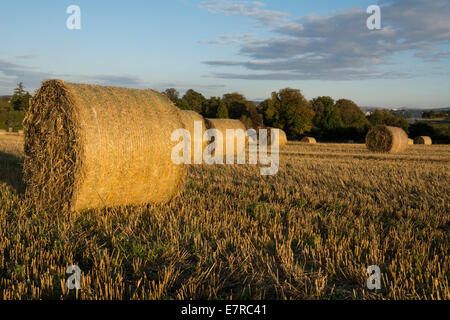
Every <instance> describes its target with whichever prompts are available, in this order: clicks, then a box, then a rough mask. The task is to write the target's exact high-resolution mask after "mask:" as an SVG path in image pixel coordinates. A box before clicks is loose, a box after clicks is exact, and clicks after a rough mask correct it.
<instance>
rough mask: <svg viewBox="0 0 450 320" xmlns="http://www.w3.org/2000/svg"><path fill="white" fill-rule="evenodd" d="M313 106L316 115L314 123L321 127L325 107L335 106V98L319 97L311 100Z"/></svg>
mask: <svg viewBox="0 0 450 320" xmlns="http://www.w3.org/2000/svg"><path fill="white" fill-rule="evenodd" d="M311 105H312V108H313V110H314V112H315V113H316V115H315V116H314V119H313V124H314V125H315V126H316V127H318V128H321V122H322V118H323V116H324V112H325V109H326V108H327V107H329V106H333V107H334V100H333V99H332V98H331V97H317V98H314V99H313V100H312V101H311Z"/></svg>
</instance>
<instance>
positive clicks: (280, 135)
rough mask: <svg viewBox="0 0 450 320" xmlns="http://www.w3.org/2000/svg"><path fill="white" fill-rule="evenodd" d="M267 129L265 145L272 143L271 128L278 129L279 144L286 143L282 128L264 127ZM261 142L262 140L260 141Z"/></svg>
mask: <svg viewBox="0 0 450 320" xmlns="http://www.w3.org/2000/svg"><path fill="white" fill-rule="evenodd" d="M265 129H267V145H268V146H270V145H272V130H273V129H274V130H278V132H279V134H278V135H279V142H278V143H279V146H280V147H282V146H285V145H287V143H288V139H287V136H286V132H284V131H283V130H281V129H279V128H265ZM262 142H263V141H262Z"/></svg>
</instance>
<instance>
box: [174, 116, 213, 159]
mask: <svg viewBox="0 0 450 320" xmlns="http://www.w3.org/2000/svg"><path fill="white" fill-rule="evenodd" d="M179 112H180V117H181V121H182V122H183V124H184V127H185V128H186V130H188V131H189V133H190V134H191V163H195V162H194V161H195V159H203V150H205V147H206V146H207V145H208V142H207V141H206V140H203V135H204V133H205V131H206V124H205V120H204V119H203V117H202V115H201V114H198V113H197V112H195V111H191V110H180V111H179ZM196 121H199V122H201V124H202V131H201V136H200V135H195V132H194V124H195V122H196ZM195 146H197V149H195ZM199 147H200V148H199Z"/></svg>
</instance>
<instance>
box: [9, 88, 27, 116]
mask: <svg viewBox="0 0 450 320" xmlns="http://www.w3.org/2000/svg"><path fill="white" fill-rule="evenodd" d="M30 98H31V94H30V93H29V92H28V91H25V89H24V86H23V83H22V82H19V83H18V85H17V88H15V89H14V94H13V96H12V98H11V102H10V103H11V106H12V107H13V109H14V110H15V111H27V110H28V107H29V101H30Z"/></svg>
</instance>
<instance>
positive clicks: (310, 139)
mask: <svg viewBox="0 0 450 320" xmlns="http://www.w3.org/2000/svg"><path fill="white" fill-rule="evenodd" d="M300 142H301V143H307V144H316V143H317V141H316V139H315V138H313V137H304V138H303V139H302V140H300Z"/></svg>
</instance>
